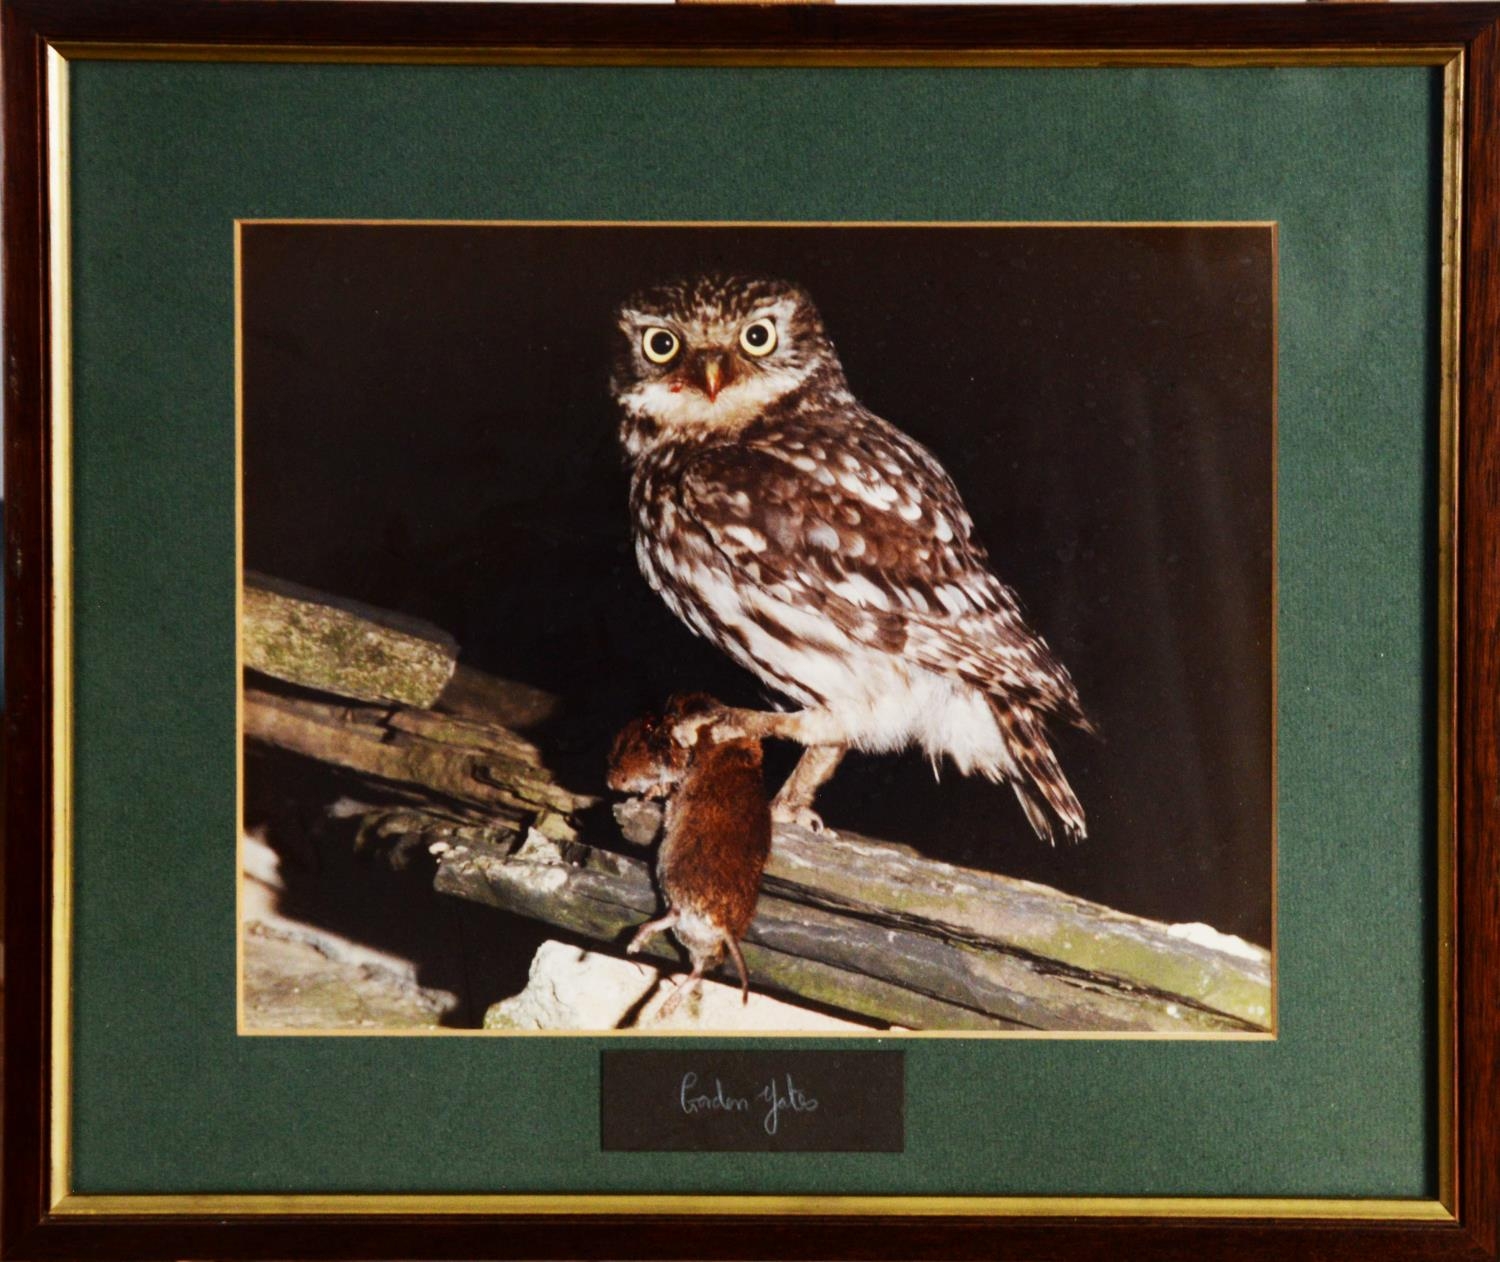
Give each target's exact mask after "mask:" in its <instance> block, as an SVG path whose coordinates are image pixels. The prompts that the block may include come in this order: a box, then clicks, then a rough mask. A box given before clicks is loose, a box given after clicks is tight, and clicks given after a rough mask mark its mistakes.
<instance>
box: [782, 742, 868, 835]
mask: <svg viewBox="0 0 1500 1262" xmlns="http://www.w3.org/2000/svg"><path fill="white" fill-rule="evenodd" d="M848 748H849V747H848V746H847V745H810V746H808V748H807V749H806V750H805V751H803V754H802V757H801V758H800V759H798V760H797V766H796V767H795V768H794V769H793V771H792V774H791V775H789V776H788V777H787V778H786V783H785V784H783V785H782V786H781V791H780V792H779V793H777V795H776V796H775V797H774V798H773V799H772V800H771V818H772V819H774V820H776V821H777V822H778V823H782V824H798V825H800V826H801V827H803V828H806V829H809V830H810V831H812V832H815V833H827V831H828V830H827V829H826V828H824V826H823V821H822V819H821V818H820V817H819V815H818V813H817V812H816V811H814V810H813V809H812V803H813V798H814V797H816V796H817V793H818V790H819V789H821V788H822V787H823V786H824V785H825V784H827V783H828V781H829V779H830V778H831V777H832V776H833V773H834V772H835V771H837V770H838V766H839V763H841V762H843V760H844V755H845V754H846V753H847V752H848Z"/></svg>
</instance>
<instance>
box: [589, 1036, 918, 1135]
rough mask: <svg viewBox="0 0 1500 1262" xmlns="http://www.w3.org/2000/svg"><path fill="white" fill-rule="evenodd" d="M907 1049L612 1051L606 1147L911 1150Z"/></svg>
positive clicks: (604, 1074) (606, 1073)
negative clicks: (858, 1050) (907, 1148)
mask: <svg viewBox="0 0 1500 1262" xmlns="http://www.w3.org/2000/svg"><path fill="white" fill-rule="evenodd" d="M905 1121H906V1056H905V1053H904V1052H885V1051H880V1052H876V1051H870V1052H845V1051H837V1052H820V1051H784V1052H783V1051H715V1050H712V1049H708V1048H694V1049H693V1050H689V1051H639V1052H636V1051H628V1050H626V1051H605V1052H601V1053H600V1063H599V1143H600V1147H601V1148H602V1149H603V1150H604V1151H605V1152H901V1151H902V1150H903V1148H904V1146H905V1141H906V1126H905Z"/></svg>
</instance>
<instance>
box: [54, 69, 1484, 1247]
mask: <svg viewBox="0 0 1500 1262" xmlns="http://www.w3.org/2000/svg"><path fill="white" fill-rule="evenodd" d="M1429 52H1431V53H1432V54H1434V55H1432V56H1431V57H1429V56H1428V53H1429ZM224 53H225V50H222V49H216V50H211V54H210V51H209V50H205V54H204V57H203V58H202V59H204V60H208V59H214V58H223V59H226V60H227V59H229V58H227V57H225V56H224ZM1438 54H1441V55H1438ZM1026 64H1037V62H1035V61H1033V62H1028V63H1026ZM1121 64H1155V63H1154V62H1153V63H1147V62H1145V61H1140V62H1129V63H1121ZM1175 64H1214V63H1202V62H1195V61H1192V60H1191V59H1190V58H1187V59H1184V60H1183V61H1181V62H1180V63H1175ZM1267 64H1275V65H1281V64H1350V65H1360V64H1412V65H1423V64H1442V65H1444V67H1445V73H1444V121H1445V131H1444V155H1443V161H1444V168H1443V216H1444V223H1443V225H1442V227H1443V236H1442V288H1443V293H1442V329H1441V334H1440V365H1439V368H1440V372H1441V374H1442V388H1441V393H1440V404H1439V412H1440V415H1439V452H1438V459H1439V462H1440V476H1441V485H1440V490H1439V496H1440V522H1439V540H1438V552H1439V567H1440V568H1439V583H1438V587H1439V593H1438V615H1439V625H1438V658H1439V672H1440V678H1439V681H1438V688H1439V706H1438V710H1439V724H1438V734H1437V736H1438V767H1439V779H1438V794H1437V796H1438V837H1437V849H1438V855H1437V862H1438V880H1439V889H1438V921H1439V925H1438V935H1437V937H1438V941H1437V954H1438V992H1439V996H1438V997H1439V1003H1438V1018H1439V1030H1438V1043H1439V1064H1438V1095H1439V1101H1438V1107H1439V1118H1438V1147H1439V1152H1438V1163H1439V1180H1438V1182H1439V1193H1438V1197H1439V1199H1437V1200H1435V1201H1431V1200H1389V1199H1337V1200H1323V1199H1317V1198H1150V1197H1087V1198H1070V1197H1032V1198H1019V1197H959V1198H955V1197H910V1196H906V1197H902V1196H893V1197H884V1196H875V1197H768V1198H757V1197H714V1198H706V1197H682V1196H623V1197H620V1196H612V1197H604V1196H589V1195H585V1194H565V1195H554V1196H521V1197H496V1196H453V1197H448V1196H425V1195H417V1196H399V1195H388V1194H371V1195H353V1196H328V1195H320V1194H310V1193H292V1194H288V1195H277V1196H261V1195H254V1194H229V1195H207V1194H204V1195H196V1194H189V1195H183V1196H149V1195H148V1196H80V1195H70V1194H69V1191H68V1184H69V1181H70V1175H71V1165H72V1162H71V1153H72V1134H71V1114H70V1102H71V1096H72V1059H71V1050H72V1049H71V1032H72V1008H71V991H70V982H71V976H72V962H71V951H72V930H73V921H72V910H73V908H72V893H73V821H72V731H73V713H72V679H73V656H72V600H73V575H72V519H73V506H72V467H71V433H72V415H73V413H72V393H71V385H72V344H71V301H72V294H71V284H70V275H71V273H70V268H71V258H70V235H69V232H70V224H71V219H70V207H69V204H68V190H69V176H70V169H71V168H70V162H69V132H68V119H67V112H66V103H67V97H68V76H67V65H66V58H65V56H64V55H63V53H62V52H61V50H60V49H59V48H58V47H49V48H48V52H47V94H48V95H47V102H46V109H47V120H48V122H47V146H48V168H47V170H48V185H49V189H48V198H49V201H48V211H49V221H48V223H47V225H46V227H47V231H48V241H49V293H50V300H51V302H50V311H51V323H50V328H49V371H50V373H51V408H52V416H51V421H52V426H51V434H52V457H53V459H52V468H51V492H52V532H53V534H52V548H51V560H52V565H53V570H52V588H53V591H52V601H53V603H52V609H53V627H52V632H53V667H54V676H53V683H52V688H53V696H52V707H51V708H52V724H53V732H52V753H53V757H54V762H53V784H52V806H53V812H54V814H53V833H52V858H53V869H52V873H53V886H52V908H51V911H52V934H51V942H52V1001H51V1010H52V1011H51V1015H52V1031H51V1051H52V1057H51V1066H50V1077H49V1086H50V1098H49V1100H48V1102H47V1103H48V1107H49V1110H50V1112H49V1116H50V1123H51V1124H50V1127H49V1132H48V1133H49V1135H50V1140H51V1144H50V1149H51V1150H50V1153H49V1161H50V1164H49V1169H50V1174H51V1188H52V1192H53V1212H54V1213H57V1214H59V1215H66V1216H74V1215H90V1214H128V1213H131V1212H133V1211H139V1212H142V1213H164V1214H174V1213H175V1214H187V1213H200V1214H218V1213H247V1214H265V1213H283V1212H294V1213H313V1214H315V1213H320V1212H321V1213H349V1212H357V1213H371V1214H380V1213H407V1212H413V1211H414V1210H423V1209H435V1210H437V1211H438V1212H450V1213H454V1214H462V1213H474V1214H485V1213H511V1214H520V1213H559V1214H561V1213H631V1212H640V1211H642V1210H645V1211H647V1212H657V1213H670V1212H679V1213H694V1212H704V1213H726V1212H741V1213H746V1214H751V1213H757V1212H759V1213H782V1214H839V1213H847V1214H856V1213H875V1214H880V1213H885V1214H908V1215H922V1214H942V1215H947V1214H959V1213H962V1214H981V1215H1016V1216H1020V1215H1028V1214H1029V1215H1034V1216H1035V1215H1052V1214H1063V1215H1067V1216H1113V1215H1127V1216H1129V1215H1138V1216H1147V1217H1176V1218H1197V1217H1225V1216H1228V1217H1242V1216H1247V1215H1248V1216H1258V1217H1266V1218H1305V1219H1334V1220H1368V1221H1376V1220H1391V1221H1407V1220H1410V1221H1450V1220H1451V1219H1452V1218H1453V1216H1454V1215H1455V1214H1456V1213H1457V1209H1458V1207H1457V1204H1456V1187H1457V1184H1456V1179H1457V1159H1458V1156H1457V1140H1458V1121H1457V1114H1456V1108H1457V1097H1456V1091H1455V1088H1454V1074H1455V1072H1456V1066H1455V1058H1456V1055H1457V1051H1456V1044H1455V1037H1454V1029H1453V1026H1454V1022H1455V1020H1456V989H1455V985H1454V976H1453V971H1454V968H1455V956H1454V929H1455V914H1456V913H1455V890H1454V882H1455V881H1456V864H1455V855H1454V851H1455V846H1456V827H1457V823H1456V816H1455V812H1454V810H1453V799H1454V792H1455V785H1454V776H1455V774H1456V772H1455V763H1454V757H1453V742H1454V739H1455V733H1454V730H1453V724H1454V722H1455V721H1456V715H1455V713H1454V712H1453V704H1454V697H1455V688H1454V672H1455V671H1456V670H1457V654H1456V651H1455V646H1454V637H1455V636H1456V634H1457V626H1456V618H1455V616H1454V615H1455V610H1454V593H1455V591H1456V582H1457V575H1456V563H1457V555H1456V547H1455V542H1456V529H1457V483H1458V477H1459V469H1458V460H1457V456H1458V451H1457V421H1458V405H1459V394H1458V369H1459V365H1458V361H1457V355H1458V336H1459V322H1458V316H1459V300H1460V291H1459V283H1458V281H1459V276H1458V264H1459V252H1458V251H1459V242H1460V240H1461V235H1462V195H1461V189H1462V171H1461V164H1460V155H1461V152H1462V140H1463V117H1464V114H1463V93H1462V85H1463V78H1464V56H1463V52H1462V50H1461V49H1456V48H1455V49H1440V50H1421V51H1420V55H1419V53H1418V51H1417V50H1407V55H1405V56H1403V55H1399V54H1397V55H1390V50H1374V52H1373V53H1372V54H1371V57H1370V59H1369V60H1362V59H1361V58H1360V56H1359V55H1358V54H1351V53H1350V52H1348V51H1345V52H1341V53H1330V54H1329V61H1327V62H1326V63H1325V62H1322V61H1318V62H1306V63H1303V62H1299V61H1297V60H1296V59H1294V58H1291V57H1286V56H1284V55H1282V56H1278V57H1276V58H1275V59H1273V60H1271V61H1269V62H1268V63H1267ZM655 226H660V225H655ZM236 232H237V233H238V228H237V229H236ZM236 266H237V267H238V260H237V261H236ZM238 318H239V316H238V304H236V321H237V322H238ZM238 336H239V332H238V327H237V330H236V338H237V345H238ZM237 354H238V351H237ZM238 390H239V382H238V373H237V380H236V391H237V393H238ZM239 413H240V399H239V398H238V397H237V398H236V427H237V430H236V460H238V459H239V434H238V425H239ZM239 494H240V492H239V489H238V486H237V488H236V505H237V509H238V505H239ZM237 516H238V513H237ZM240 547H241V541H240V538H239V522H238V520H237V522H236V550H237V552H238V550H239V549H240ZM1274 576H1275V567H1274V566H1273V578H1274ZM238 599H239V597H238V596H237V597H236V600H237V602H238ZM238 634H239V630H238V627H236V653H237V654H238V652H239V645H238ZM1273 683H1274V672H1273ZM240 705H241V699H240V698H239V697H237V700H236V707H237V710H238V708H239V706H240ZM241 739H242V737H241V736H240V735H239V734H237V737H236V742H237V747H238V744H239V742H240V740H241ZM1273 757H1274V747H1273ZM240 770H241V771H242V768H241V769H240ZM238 791H239V788H238V786H237V792H238ZM235 822H236V827H237V835H238V826H239V824H240V823H241V822H242V817H241V818H240V819H237V820H236V821H235ZM1274 843H1275V837H1274V836H1273V845H1274ZM237 851H238V845H236V852H237ZM235 879H236V890H237V891H238V889H239V880H240V874H239V873H238V872H236V873H235ZM1273 900H1274V886H1273ZM236 910H237V911H238V893H237V895H236ZM1275 914H1276V903H1275V901H1273V925H1274V923H1275ZM236 931H237V937H238V925H237V926H236ZM237 956H238V948H237ZM1275 963H1276V960H1275V951H1274V936H1273V953H1272V985H1273V1007H1274V1006H1275V1005H1276V1002H1277V1001H1276V996H1275V989H1274V988H1275V984H1276V968H1275ZM237 966H238V959H237ZM237 980H238V979H237ZM237 1002H238V996H237ZM960 1037H961V1036H960ZM1052 1037H1056V1036H1055V1035H1053V1036H1052ZM1114 1037H1120V1036H1118V1035H1117V1036H1114ZM1213 1037H1218V1038H1225V1037H1230V1038H1232V1037H1234V1036H1232V1035H1231V1036H1223V1035H1220V1036H1213Z"/></svg>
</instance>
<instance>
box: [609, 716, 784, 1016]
mask: <svg viewBox="0 0 1500 1262" xmlns="http://www.w3.org/2000/svg"><path fill="white" fill-rule="evenodd" d="M721 710H722V707H721V706H720V705H719V703H718V702H717V701H715V700H714V699H713V698H712V697H708V696H705V695H704V694H702V693H689V694H686V695H678V696H675V697H673V698H672V699H671V700H670V701H669V702H668V703H667V706H666V709H665V710H664V711H663V712H662V713H661V714H659V715H657V714H650V715H645V716H644V717H642V718H639V719H636V720H635V721H634V722H632V723H630V724H629V725H627V726H626V727H625V729H624V730H623V731H621V733H620V734H619V736H617V737H616V738H615V743H614V748H613V749H612V750H611V751H610V757H609V787H610V788H611V789H614V790H616V791H618V792H623V793H639V794H643V795H645V796H647V797H657V798H665V799H666V803H667V805H666V814H665V819H664V822H663V826H662V840H661V847H660V849H659V850H658V852H657V858H656V876H657V881H658V883H659V884H660V885H661V891H662V894H663V896H664V897H665V898H666V901H667V913H666V915H664V916H662V917H660V918H659V919H657V920H652V921H649V922H648V923H646V924H644V925H642V926H641V927H640V929H639V930H638V931H637V933H636V935H635V937H634V938H633V939H632V940H631V943H630V946H629V947H627V948H626V950H627V951H628V952H630V953H631V954H633V953H635V952H636V951H639V950H640V949H641V948H642V947H643V946H644V945H645V944H646V942H647V941H648V940H649V939H650V938H651V937H652V936H654V935H655V934H658V933H661V932H662V931H663V930H666V929H671V930H672V933H673V934H674V936H675V937H676V938H677V940H678V941H679V942H681V943H682V945H683V946H684V947H686V948H687V952H688V955H689V956H690V957H691V958H692V961H693V969H692V972H691V973H689V974H688V975H687V977H686V978H684V979H683V981H682V982H681V983H680V984H679V985H678V987H677V989H676V990H675V991H673V993H672V995H671V997H670V998H669V999H668V1000H667V1002H666V1003H665V1004H663V1005H662V1014H663V1015H665V1014H667V1013H669V1012H670V1011H671V1010H672V1009H673V1008H675V1007H676V1006H677V1003H678V1002H679V1001H680V1000H681V997H682V996H683V995H684V994H687V993H690V992H691V991H692V990H694V989H696V988H697V985H698V983H699V980H700V979H701V978H702V976H703V974H704V972H705V971H706V970H707V969H709V968H712V967H713V966H714V965H716V964H717V963H718V962H719V961H720V960H721V959H722V958H723V956H724V952H725V951H728V952H729V954H730V956H731V957H732V958H733V959H734V963H735V967H736V968H737V969H738V971H739V974H740V993H741V998H742V1001H748V999H749V995H750V976H749V973H748V972H747V970H746V968H745V960H744V957H743V956H742V955H741V954H740V946H739V943H740V939H741V938H742V937H744V936H745V931H746V930H747V929H749V928H750V922H751V921H752V920H754V919H755V904H756V901H757V900H758V898H759V897H760V879H761V874H762V873H763V872H764V871H765V866H766V858H767V856H768V855H769V854H770V852H771V806H770V801H769V799H768V798H767V796H766V786H765V777H764V775H763V773H762V769H761V748H760V742H759V741H758V740H754V739H752V738H750V737H736V738H732V739H728V740H723V741H715V740H713V739H712V736H711V735H710V734H708V733H707V732H706V731H705V730H703V729H699V730H696V731H694V732H693V734H692V736H691V738H690V739H691V743H690V744H687V745H684V744H681V743H679V741H680V738H681V734H682V733H683V731H684V730H685V727H686V728H689V729H690V728H691V724H685V721H686V720H690V719H693V718H695V717H698V716H703V717H708V716H710V715H712V714H717V713H719V712H720V711H721ZM674 732H675V733H676V734H677V736H676V737H675V738H674Z"/></svg>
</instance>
